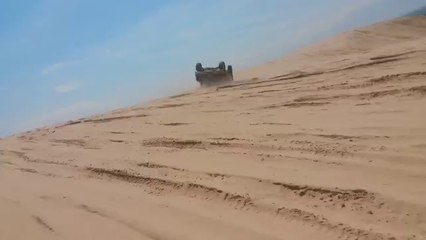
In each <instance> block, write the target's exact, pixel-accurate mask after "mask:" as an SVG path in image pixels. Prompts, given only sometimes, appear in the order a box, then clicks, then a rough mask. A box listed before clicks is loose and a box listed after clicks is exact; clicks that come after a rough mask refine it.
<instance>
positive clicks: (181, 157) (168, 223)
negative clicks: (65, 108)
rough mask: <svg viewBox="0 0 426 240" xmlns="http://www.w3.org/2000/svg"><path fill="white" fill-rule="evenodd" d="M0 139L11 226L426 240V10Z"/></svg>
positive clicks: (131, 235)
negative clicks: (203, 84)
mask: <svg viewBox="0 0 426 240" xmlns="http://www.w3.org/2000/svg"><path fill="white" fill-rule="evenodd" d="M238 77H239V79H246V80H242V81H235V82H234V83H232V84H230V85H226V86H219V87H214V88H208V89H198V90H195V91H193V92H188V93H184V94H181V95H178V96H173V97H170V98H167V99H163V100H159V101H155V102H152V103H149V104H145V105H140V106H134V107H130V108H126V109H119V110H116V111H114V112H111V113H108V114H104V115H101V116H96V117H93V118H87V119H80V120H77V121H70V122H68V123H66V124H63V125H59V126H54V127H48V128H42V129H37V130H34V131H31V132H27V133H24V134H20V135H16V136H12V137H9V138H6V139H2V140H0V189H1V191H0V216H1V217H0V239H43V240H44V239H327V240H329V239H419V240H420V239H426V187H425V186H426V121H425V119H426V108H425V107H424V106H426V83H425V81H426V17H412V18H404V19H397V20H394V21H390V22H385V23H379V24H376V25H373V26H370V27H366V28H364V29H358V30H355V31H353V32H348V33H344V34H342V35H340V36H338V37H336V38H333V39H331V40H328V41H326V42H324V43H322V44H320V45H317V46H313V47H310V48H307V49H304V50H302V51H300V52H298V53H296V54H294V55H292V56H290V57H288V58H286V59H282V60H277V61H275V62H273V63H269V64H266V65H263V66H259V67H256V68H253V69H249V70H247V71H245V72H240V73H239V75H238Z"/></svg>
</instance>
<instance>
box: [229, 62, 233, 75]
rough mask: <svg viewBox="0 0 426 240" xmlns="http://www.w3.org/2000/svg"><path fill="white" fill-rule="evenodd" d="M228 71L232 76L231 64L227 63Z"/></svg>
mask: <svg viewBox="0 0 426 240" xmlns="http://www.w3.org/2000/svg"><path fill="white" fill-rule="evenodd" d="M228 73H229V74H231V76H234V72H233V71H232V65H228Z"/></svg>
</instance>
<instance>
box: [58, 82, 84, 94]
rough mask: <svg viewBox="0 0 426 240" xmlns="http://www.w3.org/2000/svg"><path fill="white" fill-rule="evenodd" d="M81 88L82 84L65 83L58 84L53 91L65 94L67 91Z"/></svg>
mask: <svg viewBox="0 0 426 240" xmlns="http://www.w3.org/2000/svg"><path fill="white" fill-rule="evenodd" d="M79 88H80V84H78V83H74V82H73V83H65V84H62V85H59V86H56V87H54V88H53V91H54V92H55V93H56V94H65V93H70V92H73V91H76V90H77V89H79Z"/></svg>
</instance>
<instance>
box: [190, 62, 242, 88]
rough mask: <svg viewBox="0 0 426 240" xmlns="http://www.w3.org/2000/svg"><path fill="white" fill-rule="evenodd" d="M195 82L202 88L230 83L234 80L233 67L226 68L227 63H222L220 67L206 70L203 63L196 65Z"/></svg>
mask: <svg viewBox="0 0 426 240" xmlns="http://www.w3.org/2000/svg"><path fill="white" fill-rule="evenodd" d="M195 70H196V71H195V80H197V82H199V83H200V85H201V86H206V87H208V86H212V85H217V84H221V83H226V82H230V81H232V80H233V79H234V75H233V72H232V66H231V65H228V68H226V65H225V62H220V63H219V66H218V67H213V68H211V67H209V68H204V67H203V65H201V63H197V65H195Z"/></svg>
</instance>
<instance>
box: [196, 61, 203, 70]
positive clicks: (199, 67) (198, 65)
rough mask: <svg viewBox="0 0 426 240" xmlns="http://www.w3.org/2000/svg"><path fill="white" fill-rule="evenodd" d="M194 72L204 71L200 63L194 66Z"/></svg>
mask: <svg viewBox="0 0 426 240" xmlns="http://www.w3.org/2000/svg"><path fill="white" fill-rule="evenodd" d="M195 70H197V72H202V71H204V68H203V65H201V63H197V64H196V65H195Z"/></svg>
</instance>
